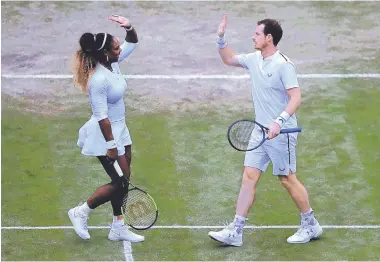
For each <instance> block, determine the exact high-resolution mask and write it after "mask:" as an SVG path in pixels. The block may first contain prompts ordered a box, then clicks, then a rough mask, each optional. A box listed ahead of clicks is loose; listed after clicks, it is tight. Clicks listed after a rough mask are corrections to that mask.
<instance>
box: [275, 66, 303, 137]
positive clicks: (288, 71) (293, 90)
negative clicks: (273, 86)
mask: <svg viewBox="0 0 380 262" xmlns="http://www.w3.org/2000/svg"><path fill="white" fill-rule="evenodd" d="M280 77H281V81H282V84H283V85H284V88H285V89H286V91H287V93H288V96H289V102H288V104H287V105H286V107H285V109H284V111H283V112H282V113H281V114H280V115H279V116H278V117H277V118H276V120H275V121H274V122H273V123H272V124H271V125H270V127H269V132H268V137H269V139H271V138H274V137H276V136H277V135H278V134H279V133H280V130H281V127H282V126H283V125H284V124H285V123H286V121H287V120H288V119H289V118H290V117H291V116H292V115H293V114H294V113H295V112H296V111H297V108H298V107H299V106H300V105H301V89H300V88H299V84H298V79H297V72H296V68H295V66H294V65H293V64H292V63H290V62H287V63H284V64H283V66H282V68H281V71H280Z"/></svg>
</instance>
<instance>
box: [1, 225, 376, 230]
mask: <svg viewBox="0 0 380 262" xmlns="http://www.w3.org/2000/svg"><path fill="white" fill-rule="evenodd" d="M322 227H323V228H330V229H380V225H322ZM88 228H89V229H109V228H110V227H109V226H89V227H88ZM219 228H224V227H223V226H181V225H173V226H153V227H151V229H219ZM244 228H249V229H291V228H299V225H268V226H245V227H244ZM1 229H2V230H61V229H73V227H72V226H10V227H1Z"/></svg>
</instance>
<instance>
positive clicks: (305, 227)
mask: <svg viewBox="0 0 380 262" xmlns="http://www.w3.org/2000/svg"><path fill="white" fill-rule="evenodd" d="M308 227H309V224H308V223H307V222H306V221H301V227H300V228H299V229H298V230H297V232H296V233H295V235H297V236H299V235H301V233H302V232H303V231H304V230H309V229H308Z"/></svg>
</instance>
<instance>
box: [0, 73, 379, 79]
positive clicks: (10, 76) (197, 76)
mask: <svg viewBox="0 0 380 262" xmlns="http://www.w3.org/2000/svg"><path fill="white" fill-rule="evenodd" d="M123 76H124V77H126V78H128V79H174V80H188V79H248V78H249V77H250V76H249V75H247V74H244V75H202V74H193V75H123ZM297 76H298V78H380V74H377V73H367V74H298V75H297ZM1 77H3V78H8V79H71V78H73V75H56V74H50V75H49V74H30V75H17V74H3V75H1Z"/></svg>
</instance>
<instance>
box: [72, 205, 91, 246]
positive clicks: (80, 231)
mask: <svg viewBox="0 0 380 262" xmlns="http://www.w3.org/2000/svg"><path fill="white" fill-rule="evenodd" d="M68 215H69V218H70V220H71V223H72V224H73V226H74V230H75V233H77V235H78V236H79V237H80V238H82V239H86V240H87V239H90V234H89V233H88V228H87V220H88V216H87V215H86V214H84V213H83V212H81V211H80V209H79V207H74V208H72V209H70V210H69V212H68Z"/></svg>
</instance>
